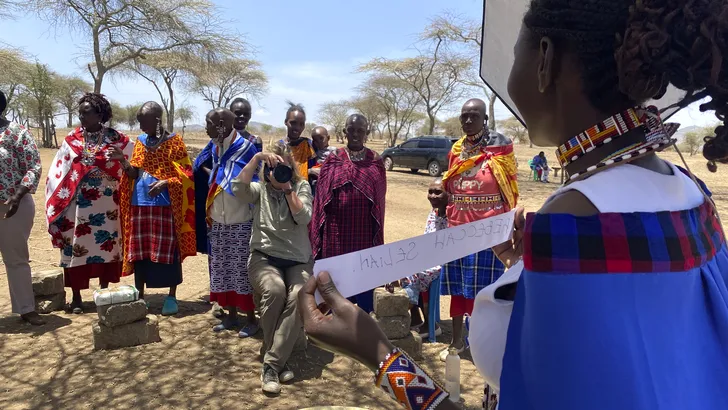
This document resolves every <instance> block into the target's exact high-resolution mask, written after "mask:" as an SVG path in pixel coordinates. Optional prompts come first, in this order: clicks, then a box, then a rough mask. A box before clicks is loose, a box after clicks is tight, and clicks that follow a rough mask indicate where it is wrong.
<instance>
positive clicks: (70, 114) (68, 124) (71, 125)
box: [66, 109, 73, 128]
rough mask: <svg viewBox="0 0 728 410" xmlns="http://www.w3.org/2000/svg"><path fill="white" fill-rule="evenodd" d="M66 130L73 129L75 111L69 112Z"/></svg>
mask: <svg viewBox="0 0 728 410" xmlns="http://www.w3.org/2000/svg"><path fill="white" fill-rule="evenodd" d="M66 128H73V110H71V109H69V110H68V121H67V122H66Z"/></svg>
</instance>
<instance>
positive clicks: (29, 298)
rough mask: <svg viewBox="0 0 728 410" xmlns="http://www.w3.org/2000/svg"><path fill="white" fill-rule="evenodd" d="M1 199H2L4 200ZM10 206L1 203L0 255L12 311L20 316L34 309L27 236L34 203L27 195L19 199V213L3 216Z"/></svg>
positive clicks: (31, 222)
mask: <svg viewBox="0 0 728 410" xmlns="http://www.w3.org/2000/svg"><path fill="white" fill-rule="evenodd" d="M3 202H4V201H3ZM8 208H9V206H7V205H5V204H3V203H2V202H0V254H2V257H3V263H4V264H5V270H6V271H7V273H8V286H9V287H10V303H11V305H12V308H13V313H17V314H20V315H23V314H25V313H29V312H33V311H35V297H34V296H33V283H32V280H31V278H30V255H29V253H28V239H29V238H30V231H31V229H33V218H34V217H35V203H34V202H33V197H32V196H30V194H28V195H25V196H24V197H23V199H22V200H21V201H20V206H19V207H18V212H17V213H16V214H15V215H13V216H12V217H11V218H8V219H5V213H6V212H7V211H8Z"/></svg>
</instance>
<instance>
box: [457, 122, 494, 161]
mask: <svg viewBox="0 0 728 410" xmlns="http://www.w3.org/2000/svg"><path fill="white" fill-rule="evenodd" d="M483 135H485V128H483V129H482V130H480V132H479V133H477V134H475V135H473V136H472V137H470V136H468V137H465V140H464V141H463V148H462V151H460V159H461V160H466V159H468V158H471V157H474V156H475V155H477V154H478V153H480V150H481V149H482V148H484V147H485V146H486V145H488V140H487V139H486V138H483ZM471 139H472V140H474V142H471Z"/></svg>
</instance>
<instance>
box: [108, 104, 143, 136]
mask: <svg viewBox="0 0 728 410" xmlns="http://www.w3.org/2000/svg"><path fill="white" fill-rule="evenodd" d="M141 107H142V104H141V103H136V104H129V105H127V106H126V107H124V114H126V115H125V116H124V118H121V117H118V118H117V119H118V120H119V121H123V122H124V124H125V125H127V126H128V127H129V131H131V130H133V129H135V128H136V126H137V113H138V112H139V109H140V108H141ZM114 115H115V116H116V114H114Z"/></svg>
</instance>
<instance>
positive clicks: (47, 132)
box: [26, 63, 57, 148]
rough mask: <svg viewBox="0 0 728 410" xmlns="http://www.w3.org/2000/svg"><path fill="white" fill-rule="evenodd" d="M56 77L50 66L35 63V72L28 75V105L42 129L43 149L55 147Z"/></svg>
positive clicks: (32, 71)
mask: <svg viewBox="0 0 728 410" xmlns="http://www.w3.org/2000/svg"><path fill="white" fill-rule="evenodd" d="M55 77H56V74H55V73H53V72H52V71H51V70H50V69H49V68H48V66H46V65H45V64H41V63H35V66H34V67H33V70H31V72H30V73H29V75H28V83H27V84H26V90H27V94H28V96H29V97H30V98H29V99H28V100H27V101H26V104H28V111H29V112H31V113H32V114H33V116H34V117H35V120H36V123H37V124H38V127H39V128H40V129H41V138H42V144H41V145H42V146H43V148H52V147H53V146H54V139H53V130H52V127H53V123H52V118H53V114H54V111H55V107H54V102H55V101H54V100H55V93H56V88H55V86H56V84H55V80H56V78H55ZM56 145H57V144H56Z"/></svg>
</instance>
